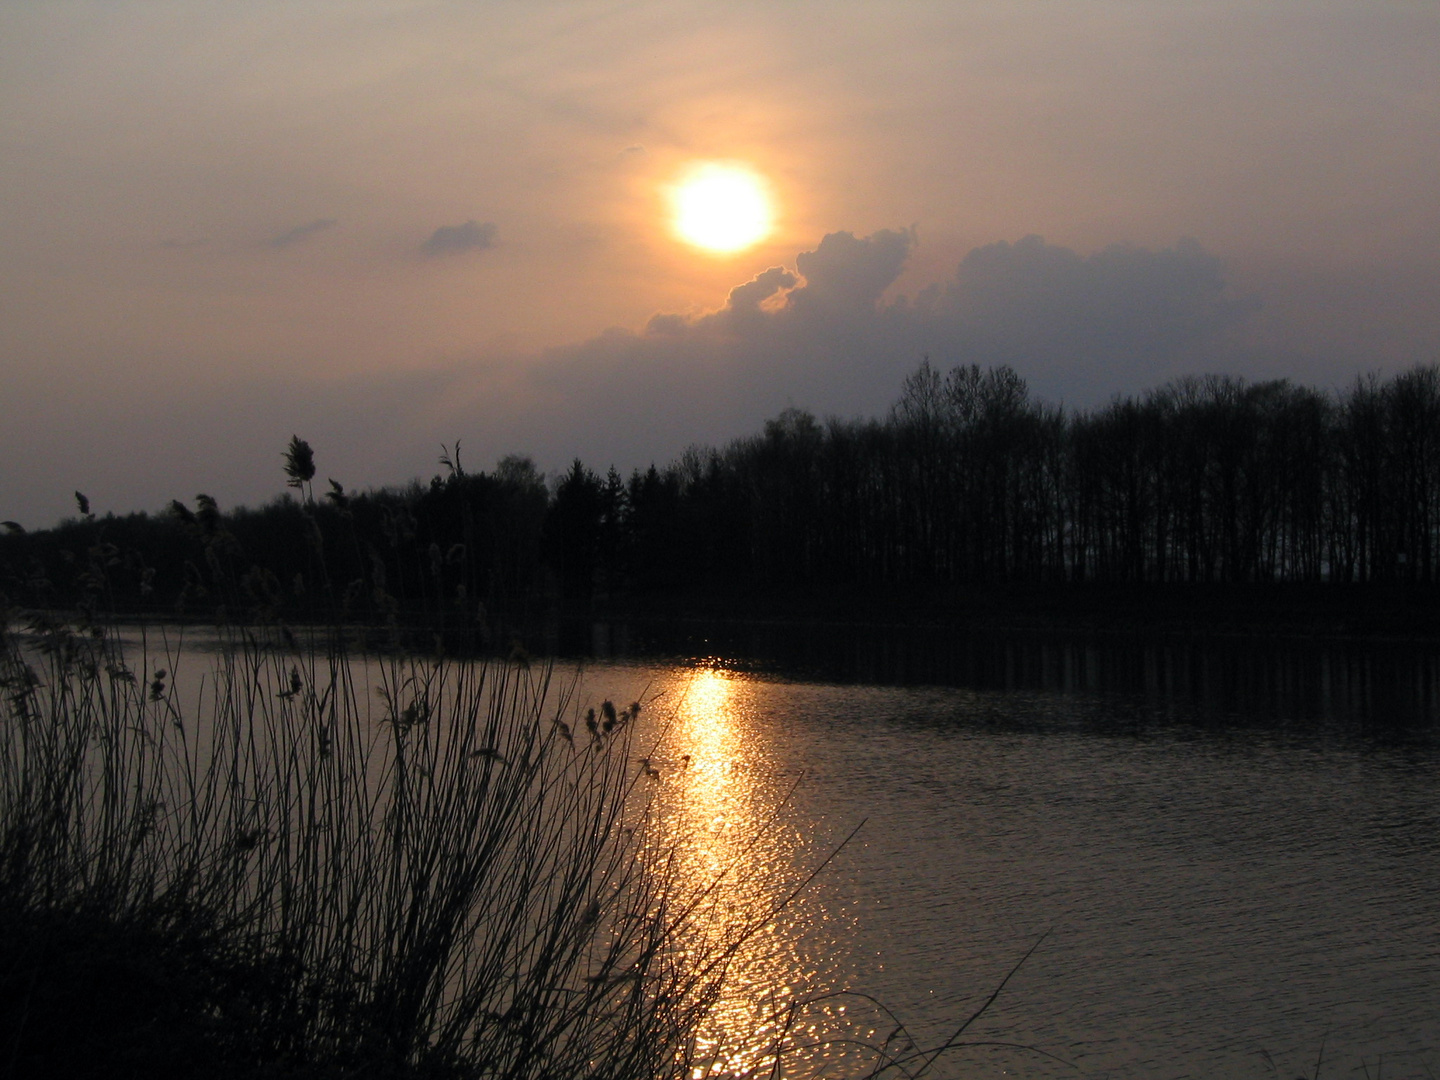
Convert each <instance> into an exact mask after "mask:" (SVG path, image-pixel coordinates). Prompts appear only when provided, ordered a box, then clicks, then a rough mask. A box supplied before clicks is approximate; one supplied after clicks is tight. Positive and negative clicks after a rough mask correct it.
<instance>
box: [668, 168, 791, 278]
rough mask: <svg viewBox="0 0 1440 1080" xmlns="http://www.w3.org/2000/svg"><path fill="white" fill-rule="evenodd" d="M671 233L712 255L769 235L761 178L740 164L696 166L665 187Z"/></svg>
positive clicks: (770, 213) (769, 214) (768, 211)
mask: <svg viewBox="0 0 1440 1080" xmlns="http://www.w3.org/2000/svg"><path fill="white" fill-rule="evenodd" d="M670 203H671V211H672V215H673V216H672V224H673V226H674V229H675V234H676V235H677V236H679V237H680V239H682V240H684V241H685V242H686V243H687V244H692V245H694V246H695V247H698V248H702V249H703V250H705V251H710V252H714V253H715V254H718V255H726V254H730V253H732V252H736V251H743V250H744V249H745V248H748V247H750V246H752V245H754V244H757V243H759V242H760V241H761V240H763V239H765V237H766V236H768V235H769V234H770V229H771V227H772V224H773V217H774V214H773V211H772V209H771V205H770V196H769V192H768V190H767V185H766V183H765V181H764V180H763V179H762V178H761V177H760V176H758V175H757V174H756V173H754V172H752V171H751V170H749V169H747V168H745V167H744V166H742V165H727V164H720V163H717V162H710V163H706V164H702V165H696V166H694V167H692V168H691V169H690V171H689V172H688V173H687V174H686V175H685V176H684V177H683V178H682V179H681V180H680V182H679V183H677V184H676V185H675V186H674V187H673V188H672V189H671V192H670Z"/></svg>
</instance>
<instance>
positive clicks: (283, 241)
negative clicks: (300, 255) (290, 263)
mask: <svg viewBox="0 0 1440 1080" xmlns="http://www.w3.org/2000/svg"><path fill="white" fill-rule="evenodd" d="M338 224H340V223H339V222H338V221H336V220H335V219H334V218H316V219H315V220H314V221H307V222H306V223H305V224H304V225H296V226H295V228H293V229H290V230H288V231H286V232H283V233H281V234H280V235H279V236H276V237H274V238H273V239H272V240H271V241H270V246H271V247H273V248H287V247H290V246H291V245H292V244H298V243H300V242H301V241H302V240H308V239H309V238H310V237H312V236H314V235H315V234H316V233H320V232H324V231H325V230H326V229H333V228H334V227H335V226H336V225H338Z"/></svg>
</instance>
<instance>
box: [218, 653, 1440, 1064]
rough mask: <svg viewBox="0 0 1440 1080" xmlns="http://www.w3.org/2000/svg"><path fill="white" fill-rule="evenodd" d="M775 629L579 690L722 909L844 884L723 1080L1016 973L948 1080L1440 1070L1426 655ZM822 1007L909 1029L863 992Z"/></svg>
mask: <svg viewBox="0 0 1440 1080" xmlns="http://www.w3.org/2000/svg"><path fill="white" fill-rule="evenodd" d="M607 633H608V632H607ZM756 635H758V637H757V636H752V637H751V638H750V639H749V641H748V643H747V642H738V643H737V642H736V641H733V640H729V639H727V637H726V635H725V634H724V633H703V634H699V635H698V636H693V635H692V636H691V637H690V638H687V639H686V640H684V641H682V642H681V643H680V647H675V646H674V643H673V642H671V647H670V648H669V649H668V650H667V651H669V652H672V653H681V654H683V653H684V652H685V651H686V650H687V649H688V650H689V651H691V652H693V653H694V654H695V655H696V656H698V657H700V658H699V659H695V658H692V659H686V658H684V656H683V655H681V656H680V658H678V659H677V658H671V659H666V660H639V661H636V660H624V659H619V658H616V657H615V656H614V653H616V652H620V651H624V650H618V649H615V648H613V639H610V638H601V637H599V636H597V637H596V638H592V642H593V641H595V640H600V641H601V643H602V644H606V645H607V649H602V650H600V651H601V652H602V653H604V652H607V651H608V652H610V653H611V656H610V657H609V658H608V659H601V660H598V661H597V660H591V661H589V662H587V663H586V664H585V665H584V667H583V671H582V674H581V676H580V677H581V679H582V692H583V694H584V695H586V696H588V697H589V698H590V699H592V700H596V701H598V699H600V698H602V697H610V698H612V699H614V700H615V701H617V702H628V701H630V700H632V699H633V698H643V699H644V700H647V701H648V702H650V706H649V707H648V708H647V709H646V711H645V713H644V717H645V723H644V725H643V727H642V730H640V731H639V732H638V733H637V740H638V741H637V743H636V746H635V748H634V751H633V753H634V754H635V756H636V757H637V759H638V758H640V757H642V756H643V757H644V758H645V760H646V762H647V763H648V765H649V767H650V768H652V769H653V770H654V771H655V772H657V773H658V774H659V775H658V776H657V777H654V778H648V777H647V778H646V781H645V782H646V784H647V786H648V789H649V790H650V791H651V792H653V794H654V796H655V798H657V799H658V800H660V802H661V803H662V804H663V805H666V806H668V807H670V808H671V809H672V810H674V811H675V812H676V813H677V814H678V815H679V816H680V817H681V819H682V820H683V822H684V828H685V829H686V830H688V835H689V836H690V843H689V845H688V847H687V855H686V859H687V860H688V861H687V862H686V863H685V864H684V865H683V866H682V872H683V873H684V874H685V875H687V877H688V880H690V881H692V882H703V881H709V880H712V879H714V878H715V877H716V876H717V875H718V876H720V877H721V879H722V885H723V887H722V888H721V889H719V890H717V891H716V894H715V896H714V901H713V905H712V906H711V907H709V908H707V909H706V916H705V917H706V918H708V919H711V920H712V921H714V922H715V923H716V924H717V925H720V924H723V923H725V922H726V921H727V920H728V921H729V922H730V923H731V924H733V925H740V924H742V923H743V922H744V921H745V920H746V919H748V918H752V917H754V916H755V915H756V914H757V913H759V912H764V911H766V910H767V909H769V908H772V907H776V906H779V905H781V904H782V903H783V902H784V901H785V899H786V897H787V896H789V894H790V891H791V890H792V888H794V887H795V886H797V885H799V884H800V883H802V882H803V881H804V880H805V878H806V877H807V875H809V874H810V873H812V872H814V871H816V869H817V868H818V873H817V874H816V876H815V878H814V880H813V881H811V882H810V883H809V885H808V887H807V888H805V889H804V890H803V891H802V892H800V893H799V895H798V896H797V897H796V898H795V899H794V900H793V901H791V902H790V903H789V904H788V906H786V907H785V908H784V910H783V911H782V912H781V913H780V914H779V916H778V917H776V918H775V919H773V920H771V921H770V922H769V923H768V924H767V925H766V926H765V928H763V929H762V930H760V931H759V932H757V933H756V935H755V936H754V937H753V938H752V939H751V941H750V942H749V944H748V946H747V948H746V953H745V957H744V963H743V964H742V965H741V966H740V967H739V968H738V969H737V970H736V972H735V978H734V980H733V981H732V986H731V991H730V993H729V995H728V996H727V998H726V999H725V1000H724V1001H723V1002H721V1007H720V1009H719V1010H718V1013H717V1018H716V1022H715V1024H714V1025H712V1029H711V1030H709V1031H708V1032H707V1038H709V1039H710V1040H711V1042H712V1045H713V1046H714V1047H715V1049H716V1053H717V1055H718V1056H719V1057H720V1059H721V1060H722V1061H723V1062H725V1063H727V1064H728V1065H730V1066H733V1067H735V1068H737V1069H744V1068H747V1067H751V1066H755V1065H757V1064H763V1060H764V1059H763V1055H761V1054H760V1053H759V1052H758V1051H756V1050H755V1049H754V1048H753V1047H750V1046H747V1045H745V1044H744V1043H743V1041H741V1040H740V1039H739V1036H738V1033H740V1032H744V1031H749V1030H752V1029H754V1028H756V1027H757V1026H760V1027H761V1028H762V1029H763V1027H764V1024H765V1023H766V1022H767V1018H771V1017H773V1016H774V1015H775V1012H776V1008H777V1006H778V1005H779V1004H782V1003H784V1002H800V1001H803V1000H806V999H807V998H811V997H816V996H818V995H822V994H824V993H827V992H831V991H836V990H843V989H851V990H859V991H863V992H865V993H866V994H869V995H873V997H874V998H875V999H878V1000H879V1001H881V1002H883V1003H884V1004H885V1005H886V1006H887V1007H888V1008H889V1009H890V1010H892V1012H893V1014H894V1015H895V1016H897V1017H899V1018H900V1019H901V1020H903V1021H904V1022H905V1024H906V1025H907V1026H908V1029H909V1031H910V1033H911V1035H912V1036H913V1038H914V1039H915V1041H916V1042H917V1043H918V1044H919V1045H921V1046H934V1045H938V1044H939V1043H941V1042H943V1041H944V1040H945V1039H946V1038H947V1037H949V1036H951V1035H952V1034H953V1033H954V1031H955V1030H956V1028H958V1027H959V1025H960V1024H961V1022H962V1021H964V1020H965V1019H966V1018H967V1017H970V1016H971V1015H972V1014H974V1013H975V1012H976V1011H977V1010H979V1009H980V1008H981V1006H982V1005H984V1004H985V1002H986V1000H987V999H988V998H989V997H990V996H991V994H992V993H993V992H994V991H995V990H996V989H997V987H1000V986H1001V984H1002V982H1004V989H1003V991H1002V992H1001V993H1000V994H999V996H998V997H997V998H996V1000H995V1001H994V1002H993V1003H992V1004H990V1005H989V1006H988V1008H986V1009H985V1010H984V1011H983V1013H982V1014H981V1015H980V1016H979V1017H978V1018H977V1019H976V1020H974V1022H973V1023H972V1024H971V1026H970V1027H969V1028H968V1029H967V1030H966V1031H965V1033H964V1040H963V1041H964V1042H966V1043H967V1044H969V1045H967V1046H964V1047H960V1048H957V1049H955V1050H953V1051H951V1052H950V1053H948V1054H947V1055H946V1056H944V1057H942V1058H940V1059H938V1060H937V1061H936V1062H935V1064H934V1067H933V1069H932V1070H931V1071H929V1072H928V1073H927V1074H926V1075H929V1076H936V1077H948V1076H957V1077H958V1076H965V1077H982V1076H996V1077H998V1076H1010V1075H1016V1076H1044V1077H1048V1076H1056V1077H1061V1076H1072V1077H1097V1078H1098V1077H1110V1078H1114V1080H1120V1078H1127V1077H1167V1078H1179V1077H1207V1078H1220V1080H1226V1078H1241V1077H1280V1078H1282V1080H1292V1078H1294V1077H1299V1076H1302V1075H1303V1076H1305V1077H1313V1076H1314V1075H1315V1074H1316V1073H1317V1071H1318V1073H1319V1074H1320V1075H1321V1076H1324V1077H1348V1076H1356V1077H1361V1076H1364V1077H1378V1076H1381V1075H1383V1076H1385V1077H1390V1078H1400V1077H1431V1078H1433V1077H1435V1076H1437V1075H1440V741H1437V740H1436V739H1435V734H1436V731H1435V728H1436V725H1435V705H1434V697H1433V689H1434V686H1435V682H1434V676H1435V669H1436V656H1435V655H1434V653H1433V652H1432V651H1430V650H1427V649H1425V648H1423V647H1421V646H1406V647H1383V646H1382V647H1365V646H1359V645H1346V646H1339V645H1336V646H1316V647H1314V648H1310V649H1308V651H1307V649H1306V648H1304V647H1301V646H1298V645H1286V644H1284V643H1281V644H1278V645H1277V644H1275V643H1270V644H1268V645H1267V644H1265V643H1254V642H1251V643H1245V642H1238V641H1230V642H1222V643H1219V644H1218V645H1217V644H1214V643H1211V644H1210V645H1209V646H1207V645H1206V644H1205V643H1203V642H1189V643H1174V642H1171V643H1165V642H1136V643H1129V644H1125V645H1124V646H1123V647H1121V646H1117V645H1115V644H1114V643H1113V642H1112V643H1108V644H1107V643H1104V642H1099V643H1097V642H1094V641H1088V642H1087V641H1082V642H1068V643H1067V642H1065V641H1059V640H1057V641H1045V640H1035V639H1018V640H1009V641H1006V640H992V641H987V642H970V643H968V644H967V643H964V642H958V643H957V642H956V641H953V640H951V641H942V640H937V639H935V638H927V639H925V641H926V642H927V643H928V644H921V645H917V646H916V651H913V652H909V653H907V652H906V651H905V644H906V643H905V641H904V639H897V638H896V637H894V636H893V635H886V636H883V637H878V638H876V639H874V640H871V641H868V642H867V641H866V640H865V639H864V638H863V637H855V638H851V639H849V640H846V639H845V638H844V637H843V635H838V636H834V637H830V636H826V635H821V636H820V637H819V638H817V637H815V636H809V637H807V636H806V635H800V634H794V633H792V634H788V635H787V634H785V633H783V632H780V631H778V630H774V631H757V632H756ZM757 640H758V644H759V646H762V647H755V646H756V645H757ZM766 641H769V642H770V643H771V645H770V646H769V648H768V651H767V648H766V647H763V646H764V645H765V642H766ZM817 641H818V642H819V643H818V644H817ZM897 642H898V643H897ZM747 644H748V645H749V646H750V648H748V649H747V648H744V647H743V646H746V645H747ZM1267 649H1268V650H1269V652H1267V651H1266V650H1267ZM797 654H798V655H799V657H800V661H801V662H796V655H797ZM837 657H838V659H837ZM877 657H878V658H877ZM887 658H888V659H887ZM198 666H201V667H203V663H201V664H200V665H198ZM787 671H788V672H792V674H786V672H787ZM796 671H799V672H801V673H802V674H801V675H800V676H797V675H795V674H793V672H796ZM867 680H868V681H867ZM946 682H949V683H951V685H948V686H947V685H936V684H943V683H946ZM886 683H888V684H890V685H883V684H886ZM907 683H910V684H909V685H907ZM917 683H918V685H917ZM640 767H641V766H640V764H639V762H638V761H637V769H638V768H640ZM857 826H859V831H858V832H856V833H855V834H854V836H853V838H851V839H850V840H849V841H848V842H845V841H846V838H847V837H848V836H850V835H851V833H852V831H853V830H855V829H856V827H857ZM837 847H838V848H839V850H838V853H837V854H835V855H834V857H833V858H831V859H830V861H828V862H826V861H825V860H826V856H827V854H829V853H831V852H833V851H835V849H836V848H837ZM1032 949H1033V952H1032V951H1031V950H1032ZM1027 953H1028V954H1029V955H1028V958H1026V957H1027ZM1022 959H1023V960H1024V962H1023V963H1021V961H1022ZM1017 965H1018V969H1017ZM1012 972H1013V974H1011V973H1012ZM1007 974H1010V978H1009V980H1008V982H1005V980H1006V977H1007ZM842 1006H843V1007H844V1008H845V1009H846V1010H847V1011H846V1012H845V1013H844V1015H843V1017H842V1015H841V1013H840V1009H841V1007H842ZM795 1019H796V1023H795V1028H794V1031H795V1032H796V1034H797V1035H798V1036H800V1037H801V1038H802V1039H803V1037H805V1036H807V1035H813V1036H814V1037H815V1038H817V1039H823V1038H825V1037H827V1035H833V1034H834V1033H835V1032H836V1031H844V1030H851V1029H853V1030H854V1032H855V1033H856V1034H858V1035H860V1036H862V1037H865V1038H870V1039H883V1038H884V1037H885V1036H886V1034H887V1033H889V1031H890V1030H891V1029H892V1027H893V1021H891V1020H890V1019H888V1018H887V1017H885V1016H883V1015H880V1014H878V1013H877V1012H876V1010H875V1009H874V1008H873V1007H871V1006H869V1005H868V1004H867V1003H866V1001H865V1000H863V999H859V998H834V999H827V1000H826V1001H825V1002H824V1003H823V1005H817V1006H816V1007H814V1008H811V1009H808V1010H800V1011H799V1012H797V1014H796V1018H795ZM847 1025H848V1026H847ZM765 1033H766V1032H765V1031H764V1030H762V1034H765ZM772 1033H773V1032H772ZM872 1033H873V1034H872ZM797 1058H798V1059H803V1062H804V1064H805V1065H806V1066H807V1067H811V1068H814V1067H821V1068H825V1069H828V1070H829V1072H828V1075H835V1076H842V1077H843V1076H847V1075H855V1074H856V1072H857V1070H859V1069H860V1068H861V1067H862V1065H863V1062H864V1060H865V1059H864V1057H863V1055H861V1054H859V1053H857V1052H856V1051H855V1050H854V1049H853V1048H849V1047H847V1046H845V1045H841V1044H832V1045H826V1046H819V1047H816V1048H814V1049H811V1050H809V1051H806V1052H804V1053H803V1054H799V1055H797ZM795 1064H796V1065H797V1067H798V1065H799V1064H801V1062H800V1061H799V1060H797V1061H796V1062H795ZM919 1064H920V1062H919V1061H916V1062H912V1063H911V1068H912V1070H913V1069H916V1068H918V1067H919Z"/></svg>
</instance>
